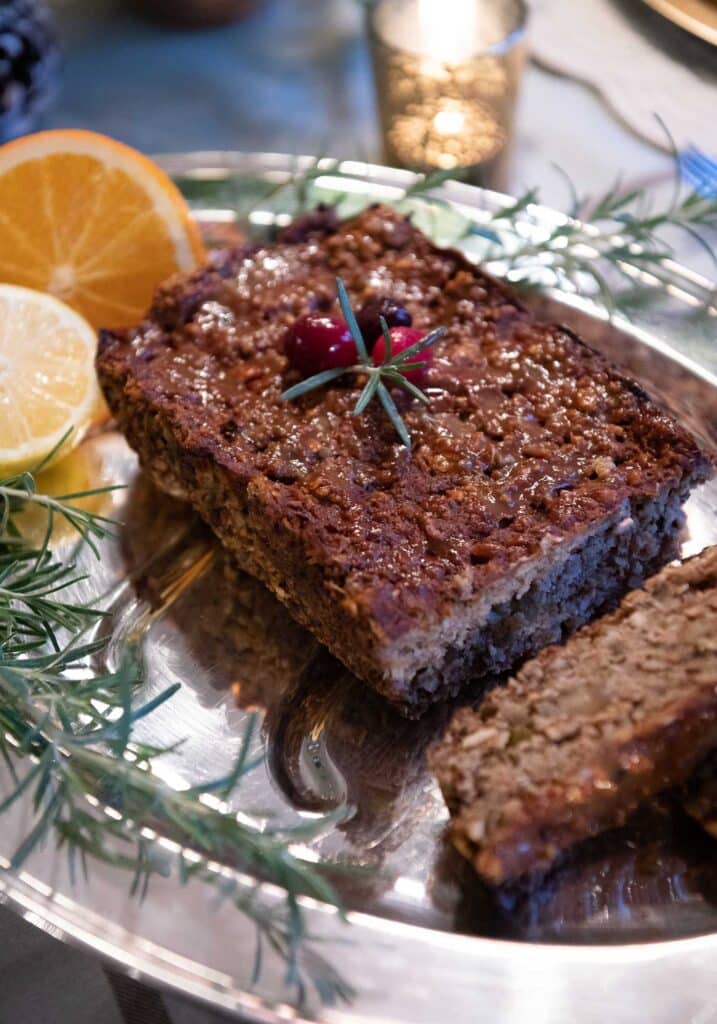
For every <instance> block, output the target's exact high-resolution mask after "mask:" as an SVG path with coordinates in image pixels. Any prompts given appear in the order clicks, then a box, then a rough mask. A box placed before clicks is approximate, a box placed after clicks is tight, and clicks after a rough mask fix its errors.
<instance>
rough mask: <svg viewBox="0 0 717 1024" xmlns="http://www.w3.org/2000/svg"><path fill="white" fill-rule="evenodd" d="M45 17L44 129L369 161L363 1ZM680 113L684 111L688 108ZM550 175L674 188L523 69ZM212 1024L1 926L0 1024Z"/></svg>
mask: <svg viewBox="0 0 717 1024" xmlns="http://www.w3.org/2000/svg"><path fill="white" fill-rule="evenodd" d="M604 3H606V4H610V5H611V6H612V7H614V8H615V11H616V12H617V13H618V14H619V15H621V16H622V17H624V19H625V22H626V24H627V25H629V26H631V27H632V28H637V30H638V31H639V32H640V33H641V34H642V35H643V36H644V37H645V38H646V39H647V40H648V41H649V44H650V45H651V46H654V47H656V48H657V49H658V50H661V51H662V52H664V53H668V54H669V56H670V58H671V59H672V60H674V61H678V62H682V63H683V65H684V66H689V67H690V68H692V69H695V68H696V69H697V70H698V71H699V74H700V75H701V77H702V79H703V81H705V82H710V81H712V82H713V83H717V50H715V49H711V48H710V47H709V46H708V45H707V44H703V43H699V42H697V41H695V40H693V39H691V38H690V37H688V36H687V35H686V34H685V33H683V32H682V31H681V30H679V29H677V28H675V27H673V26H672V25H670V24H669V23H667V22H666V21H663V19H661V18H660V16H659V15H656V14H654V13H653V12H652V11H650V10H648V9H647V8H646V7H643V5H642V3H641V2H640V0H604ZM53 6H54V8H55V10H56V14H57V19H58V23H59V27H60V30H61V33H62V37H63V46H64V53H65V68H64V74H63V86H62V90H61V92H60V94H59V96H58V98H57V101H56V103H55V105H54V107H53V108H52V111H51V112H50V113H49V114H48V115H47V116H46V118H45V121H44V125H43V126H46V127H60V126H61V127H83V128H92V129H95V130H97V131H101V132H106V133H108V134H110V135H114V136H116V137H117V138H120V139H122V140H124V141H126V142H128V143H130V144H132V145H134V146H137V147H138V148H140V149H142V150H144V151H146V152H149V153H161V152H169V151H172V152H177V151H186V150H215V149H243V150H271V151H281V152H289V153H314V154H315V153H322V154H326V155H331V156H340V157H353V158H359V159H368V160H377V159H378V158H379V154H380V145H379V136H378V129H377V119H376V111H375V104H374V98H373V85H372V79H371V69H370V66H369V54H368V50H367V46H366V42H365V39H364V36H363V32H362V12H361V9H360V3H359V2H358V0H267V2H266V3H260V4H259V6H258V7H257V9H256V11H255V12H254V13H253V14H251V15H250V16H248V17H246V18H245V19H243V20H241V21H239V22H237V23H236V24H233V25H229V26H222V27H217V28H211V29H202V30H187V29H178V28H169V27H167V26H166V25H162V24H159V23H157V22H153V21H151V20H150V19H147V18H144V17H142V16H141V15H140V14H139V13H137V7H138V6H139V0H138V3H137V4H135V8H134V9H132V7H131V6H130V4H129V3H121V2H119V0H116V2H114V0H55V3H54V4H53ZM538 8H540V5H538ZM586 9H587V5H586V6H585V7H584V6H583V4H582V3H580V4H570V5H567V4H564V6H563V10H565V12H566V17H568V16H569V17H570V18H572V19H574V20H575V21H576V27H575V30H574V46H576V47H579V46H580V39H581V34H582V35H583V36H584V35H585V33H589V31H590V27H589V26H587V25H586V26H584V27H583V29H582V30H581V28H580V18H581V12H583V11H585V10H586ZM539 15H540V10H538V12H537V14H536V17H537V16H539ZM537 27H538V28H539V26H537ZM605 45H606V46H610V45H612V43H611V40H609V39H608V40H605ZM712 87H713V88H714V90H715V102H714V110H715V111H717V85H715V84H713V86H712ZM645 88H646V89H649V88H650V84H649V82H646V83H645ZM681 102H683V103H685V104H689V103H690V97H689V96H687V95H686V96H684V97H681ZM659 112H660V111H659V110H658V111H657V113H659ZM693 141H694V142H696V143H697V144H698V145H700V146H702V147H703V148H705V149H707V150H708V151H709V150H712V151H713V152H714V153H715V154H717V118H715V117H713V118H712V119H708V120H707V122H706V123H705V124H704V134H703V137H701V138H697V139H694V140H693ZM555 165H558V166H560V167H561V168H562V169H563V170H564V171H566V172H567V173H568V174H569V175H570V177H571V178H572V179H573V180H574V181H575V182H577V183H578V185H579V188H580V192H581V194H585V193H591V192H597V191H599V190H600V189H601V188H604V187H605V186H606V185H608V184H609V183H611V182H612V181H613V180H614V179H615V177H616V175H617V173H618V171H620V172H621V173H622V175H623V180H624V183H625V184H626V185H628V184H629V185H630V186H631V187H637V186H643V185H648V186H649V185H654V186H655V187H657V188H658V189H659V188H661V187H667V183H668V182H669V181H670V179H671V177H672V174H673V164H672V161H671V159H670V157H669V155H668V154H667V153H666V152H664V151H661V150H659V149H657V148H655V147H653V146H651V145H649V144H647V143H646V142H644V141H642V140H641V139H640V138H638V137H637V136H636V135H634V134H633V133H632V132H631V131H629V130H627V129H626V127H624V125H623V123H621V121H620V120H618V119H617V118H616V117H615V116H614V115H613V114H612V113H611V112H610V110H609V109H608V108H607V107H606V105H605V104H604V103H603V102H602V100H601V99H600V97H599V96H598V95H597V94H596V93H595V92H594V91H592V90H591V89H589V88H587V87H586V86H584V85H581V84H579V83H577V82H573V81H570V80H568V79H566V78H563V77H560V76H558V75H556V74H554V73H551V72H549V71H547V70H544V69H543V68H541V67H540V66H538V65H537V64H536V63H531V64H530V65H529V66H528V67H527V69H526V72H525V77H524V81H523V87H522V92H521V98H520V102H519V110H518V117H517V124H516V138H515V146H514V152H513V162H512V170H511V177H510V187H511V189H512V190H513V191H518V190H523V189H524V188H526V187H528V186H538V187H539V188H540V191H541V196H542V198H543V200H544V201H545V202H547V203H551V204H555V205H561V204H562V203H564V201H565V199H566V193H565V184H564V181H563V179H562V177H561V176H560V175H559V174H558V172H557V171H556V170H555ZM137 999H139V1002H135V1001H136V1000H137ZM210 1019H212V1020H213V1019H215V1018H214V1017H213V1016H212V1015H209V1014H206V1013H205V1012H204V1011H202V1010H200V1009H196V1008H193V1007H188V1006H186V1005H184V1004H182V1003H181V1002H180V1001H179V1000H177V999H175V998H173V997H165V998H164V999H162V998H160V997H159V996H156V995H155V994H153V993H147V992H144V993H143V994H140V995H138V994H137V990H133V989H131V988H128V987H125V988H122V983H121V982H118V981H117V980H116V979H115V980H114V981H113V979H112V978H111V977H108V976H107V975H106V974H105V973H104V972H103V970H102V968H101V967H100V965H99V964H98V963H96V962H95V961H94V960H92V959H91V958H90V957H88V956H86V955H85V954H83V953H80V952H78V951H76V950H72V949H69V948H68V947H64V946H61V945H60V944H59V943H57V942H56V941H54V940H53V939H52V938H50V937H48V936H46V935H44V934H43V933H42V932H40V931H38V930H36V929H34V928H32V927H31V926H30V925H28V924H26V923H23V922H21V921H19V920H18V919H17V918H15V917H14V916H13V915H12V914H10V913H9V912H8V911H0V1024H10V1022H11V1024H36V1022H39V1021H42V1022H43V1024H70V1022H72V1024H90V1022H93V1024H94V1022H102V1024H115V1022H121V1021H122V1020H125V1021H136V1022H142V1024H144V1022H147V1024H167V1022H168V1021H172V1022H173V1024H200V1022H205V1021H209V1020H210ZM715 1019H716V1020H717V1018H715ZM705 1024H707V1022H706V1021H705Z"/></svg>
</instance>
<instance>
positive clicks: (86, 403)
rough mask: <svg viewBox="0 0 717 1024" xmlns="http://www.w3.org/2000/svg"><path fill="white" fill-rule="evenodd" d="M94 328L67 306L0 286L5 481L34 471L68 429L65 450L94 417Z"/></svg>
mask: <svg viewBox="0 0 717 1024" xmlns="http://www.w3.org/2000/svg"><path fill="white" fill-rule="evenodd" d="M96 345H97V339H96V335H95V332H94V329H93V328H92V326H91V325H90V324H89V323H88V322H87V320H85V318H84V317H82V316H80V314H79V313H77V312H75V310H73V309H70V307H69V306H67V305H66V304H65V303H64V302H60V300H59V299H56V298H54V297H53V296H52V295H46V294H44V293H43V292H37V291H33V290H32V289H30V288H20V287H18V286H17V285H10V284H2V285H0V476H9V475H10V474H12V473H19V472H21V471H22V470H25V469H30V468H32V466H34V465H35V464H37V463H38V462H40V461H41V460H42V459H43V458H44V457H45V456H46V455H47V454H48V452H50V451H52V449H53V448H54V447H55V446H56V445H57V444H58V443H59V442H60V440H61V439H62V438H63V436H64V435H65V434H67V433H68V432H69V431H71V432H72V433H71V435H70V437H69V438H68V441H67V442H66V444H65V445H63V449H62V452H63V453H65V452H67V451H69V449H71V448H72V447H73V446H74V445H75V444H77V442H78V441H79V440H80V439H81V438H82V435H83V434H84V433H85V431H86V430H87V427H88V426H89V425H90V424H91V423H92V420H93V418H94V417H95V415H96V410H97V405H98V401H99V388H98V386H97V379H96V377H95V369H94V355H95V348H96Z"/></svg>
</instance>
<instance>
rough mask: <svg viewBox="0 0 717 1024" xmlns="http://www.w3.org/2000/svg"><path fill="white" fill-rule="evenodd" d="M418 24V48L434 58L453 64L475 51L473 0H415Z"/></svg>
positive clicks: (476, 30) (476, 34)
mask: <svg viewBox="0 0 717 1024" xmlns="http://www.w3.org/2000/svg"><path fill="white" fill-rule="evenodd" d="M418 24H419V30H420V33H421V41H422V45H421V50H422V52H423V53H424V54H426V55H430V56H431V57H433V58H434V59H435V60H439V61H445V62H446V63H450V64H454V63H455V64H457V63H459V62H460V61H463V60H466V59H467V58H469V57H470V56H471V55H472V54H473V53H475V49H476V40H477V39H478V37H479V27H480V26H479V21H478V4H477V3H476V0H418Z"/></svg>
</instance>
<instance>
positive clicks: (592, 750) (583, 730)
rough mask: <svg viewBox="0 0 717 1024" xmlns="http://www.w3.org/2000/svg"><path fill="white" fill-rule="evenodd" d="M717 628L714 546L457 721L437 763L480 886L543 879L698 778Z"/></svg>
mask: <svg viewBox="0 0 717 1024" xmlns="http://www.w3.org/2000/svg"><path fill="white" fill-rule="evenodd" d="M716 624H717V547H715V548H712V549H710V550H709V551H708V552H706V553H704V554H703V555H701V556H698V557H697V558H695V559H692V560H690V561H689V562H687V563H685V564H684V565H682V566H677V567H668V568H667V569H666V570H664V571H663V572H662V573H660V574H659V576H657V577H655V578H654V579H653V580H651V581H650V582H649V583H648V585H647V588H646V590H645V591H636V592H633V593H632V594H630V595H629V596H628V597H627V598H626V599H625V601H624V602H623V604H622V605H621V607H620V608H619V609H618V611H617V612H615V613H614V614H613V615H611V616H608V617H607V618H605V619H603V620H601V621H599V622H597V623H594V624H593V625H591V626H589V627H587V628H586V629H584V630H582V631H581V632H579V633H578V634H576V636H575V637H573V638H572V639H571V640H570V641H569V642H568V643H567V644H566V645H565V646H564V647H553V648H549V649H547V650H545V651H543V652H542V653H541V654H540V655H539V656H538V657H536V658H534V659H533V660H532V661H529V662H528V663H527V664H526V665H525V666H524V667H523V668H522V669H521V671H520V672H519V673H518V675H517V676H516V677H515V678H514V679H512V680H511V681H510V682H509V683H508V684H507V686H506V687H504V688H500V689H498V690H495V691H493V692H492V693H491V694H489V696H488V697H487V699H486V700H485V701H484V702H483V704H482V705H481V707H480V708H479V709H478V710H477V711H475V712H472V711H469V710H467V709H466V710H464V711H461V712H458V714H457V715H456V716H455V718H454V719H453V722H452V723H451V726H450V728H449V731H448V734H447V736H446V738H445V739H444V740H443V741H442V743H441V744H439V745H438V747H437V748H435V750H434V751H433V753H432V756H431V760H432V763H433V765H434V767H435V769H436V772H437V774H438V777H439V781H440V783H441V788H442V789H443V792H444V796H445V798H446V802H447V803H448V805H449V807H450V808H451V810H452V812H453V814H454V816H455V817H454V821H453V823H452V830H453V834H454V837H455V839H456V843H457V845H458V846H459V847H460V848H461V849H463V851H464V852H466V853H467V854H468V855H469V856H470V857H471V859H472V860H473V862H474V864H475V866H476V868H477V869H478V871H479V872H480V873H481V874H483V875H484V877H486V878H487V879H488V880H490V881H494V882H501V881H504V880H505V879H506V878H510V877H515V876H516V875H518V874H521V873H523V872H524V871H527V870H532V869H534V868H543V867H546V866H547V865H549V864H550V863H551V861H552V860H554V858H555V857H556V856H557V855H558V853H559V852H560V850H561V849H564V848H567V847H568V846H570V845H572V843H574V842H576V841H578V840H579V839H582V838H585V837H586V836H588V835H591V834H595V833H596V832H599V831H602V830H604V829H605V828H608V827H610V826H612V825H615V824H619V823H621V821H623V820H624V818H625V817H626V815H627V814H628V813H629V812H630V811H632V810H634V809H635V807H636V806H638V805H639V803H640V802H641V801H642V800H643V799H645V798H647V797H648V796H651V795H653V794H654V793H657V792H659V791H661V790H662V789H665V788H666V787H668V786H671V785H674V784H677V783H679V782H682V781H684V780H685V779H686V778H687V777H688V776H689V774H690V773H691V771H692V769H693V768H694V766H695V765H696V764H697V763H698V761H699V760H700V759H701V758H702V757H704V755H705V753H706V752H707V750H709V749H710V748H711V747H712V746H714V745H715V743H717V639H715V625H716Z"/></svg>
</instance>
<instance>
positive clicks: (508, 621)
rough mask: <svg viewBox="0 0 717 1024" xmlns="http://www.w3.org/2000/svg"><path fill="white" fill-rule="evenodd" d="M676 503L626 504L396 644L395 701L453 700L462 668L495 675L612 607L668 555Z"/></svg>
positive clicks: (678, 510)
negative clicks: (449, 696)
mask: <svg viewBox="0 0 717 1024" xmlns="http://www.w3.org/2000/svg"><path fill="white" fill-rule="evenodd" d="M682 500H683V496H682V494H681V490H680V489H677V488H671V489H667V490H665V491H663V492H662V493H661V494H659V495H658V496H657V497H656V498H655V499H654V501H643V502H641V503H640V504H638V503H635V507H634V508H630V505H629V503H627V502H625V503H624V505H623V508H622V509H621V510H620V511H619V512H618V514H617V515H616V516H614V517H612V518H611V519H610V520H609V521H608V522H606V523H604V524H602V525H601V526H600V528H599V529H598V530H596V531H594V532H593V533H592V534H590V535H589V536H587V537H581V538H578V539H577V540H576V541H575V542H574V543H573V544H572V545H569V546H568V545H563V546H561V545H557V546H553V548H552V550H551V549H550V548H548V549H547V550H546V553H545V555H544V556H543V557H542V558H541V559H540V560H537V561H534V562H531V563H528V564H526V565H524V566H523V567H518V569H517V571H516V573H515V574H514V576H513V577H512V578H511V579H509V580H506V581H503V582H502V583H501V586H500V587H494V588H491V589H490V590H489V591H488V592H487V593H485V594H484V595H482V596H481V597H480V598H479V600H478V601H476V602H474V603H472V604H470V605H467V606H466V607H463V608H460V609H459V610H458V612H457V613H456V614H454V615H451V616H449V617H448V618H446V619H444V620H443V621H442V622H440V623H439V624H438V625H437V627H435V628H434V629H432V630H426V631H424V632H423V633H415V634H411V635H410V636H409V637H407V638H405V640H403V641H402V643H401V645H400V647H398V649H397V650H396V651H389V652H388V654H387V660H388V661H389V662H390V664H391V669H392V671H391V685H392V686H393V687H394V689H395V696H396V698H397V699H400V700H403V701H406V702H408V703H410V704H415V705H418V706H421V705H422V704H424V703H428V702H430V700H431V698H432V695H433V694H434V693H435V691H436V690H437V689H439V688H441V689H442V690H443V691H445V690H448V691H449V692H450V693H453V694H455V693H456V692H458V689H459V688H460V686H461V685H462V683H463V682H464V681H465V676H466V664H468V665H470V666H472V670H473V672H474V673H475V675H476V676H482V675H488V674H497V673H501V672H505V671H507V670H508V669H510V667H511V666H513V665H515V664H517V663H519V662H520V661H521V660H522V659H523V658H525V657H526V656H529V655H531V654H534V653H535V652H536V651H539V650H540V649H541V648H542V647H546V646H547V645H549V644H554V643H558V642H560V641H561V640H563V639H565V637H567V636H568V635H569V634H570V633H572V632H574V631H575V630H576V629H578V628H579V627H580V626H583V625H584V624H585V623H586V622H588V621H589V620H590V619H591V618H593V617H594V616H595V615H596V614H597V613H599V612H600V611H603V610H605V609H607V608H609V607H611V606H614V604H615V603H616V602H617V601H618V600H619V598H620V597H621V596H622V594H623V593H624V592H625V591H626V590H627V589H629V588H633V587H638V586H640V585H641V584H642V583H643V582H644V581H645V580H646V579H647V578H648V577H649V576H651V575H652V574H653V573H655V572H657V571H658V569H660V568H661V567H662V566H663V565H664V564H665V563H666V562H669V561H670V560H671V559H673V558H675V557H676V556H677V553H678V549H679V531H680V528H681V526H682V524H683V522H684V513H683V511H682ZM426 665H428V667H427V668H426V667H422V666H426Z"/></svg>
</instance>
